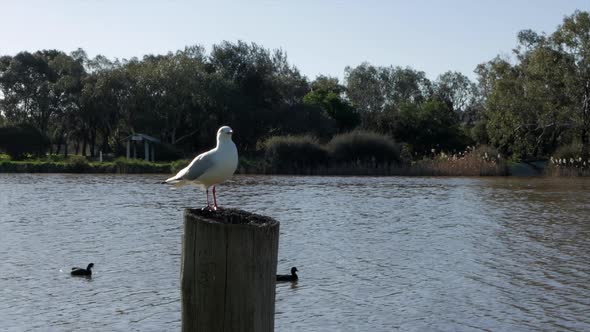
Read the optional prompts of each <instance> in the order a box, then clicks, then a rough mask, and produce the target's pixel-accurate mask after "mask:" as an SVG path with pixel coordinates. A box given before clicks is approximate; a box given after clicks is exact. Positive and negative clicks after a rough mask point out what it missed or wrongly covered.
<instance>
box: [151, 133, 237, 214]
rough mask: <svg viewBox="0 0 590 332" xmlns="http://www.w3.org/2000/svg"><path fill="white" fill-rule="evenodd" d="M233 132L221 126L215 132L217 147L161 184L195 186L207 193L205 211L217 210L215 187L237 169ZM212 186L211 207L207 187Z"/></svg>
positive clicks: (202, 154) (198, 157)
mask: <svg viewBox="0 0 590 332" xmlns="http://www.w3.org/2000/svg"><path fill="white" fill-rule="evenodd" d="M232 134H233V130H232V129H231V128H230V127H228V126H223V127H221V128H219V130H218V131H217V146H215V148H213V149H211V150H209V151H207V152H204V153H201V154H200V155H198V156H197V157H196V158H195V159H193V161H192V162H191V163H190V164H189V165H188V166H187V167H185V168H183V169H181V170H180V171H179V172H178V174H176V175H175V176H173V177H171V178H169V179H166V181H164V182H163V183H170V184H174V185H176V186H182V185H186V184H191V183H192V184H195V185H198V186H200V187H201V188H203V189H205V192H206V193H207V209H211V210H217V209H218V206H217V197H216V195H215V185H216V184H219V183H221V182H223V181H225V180H227V179H229V178H230V177H231V176H232V175H233V174H234V172H235V171H236V169H237V168H238V149H237V148H236V145H235V144H234V142H233V141H232ZM211 186H213V206H211V205H210V203H209V187H211Z"/></svg>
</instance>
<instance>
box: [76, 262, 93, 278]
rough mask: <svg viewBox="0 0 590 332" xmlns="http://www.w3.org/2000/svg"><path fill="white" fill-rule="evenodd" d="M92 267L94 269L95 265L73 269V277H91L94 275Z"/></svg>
mask: <svg viewBox="0 0 590 332" xmlns="http://www.w3.org/2000/svg"><path fill="white" fill-rule="evenodd" d="M92 267H94V263H90V264H88V267H87V268H82V267H73V268H72V272H70V274H71V275H73V276H91V275H92V270H91V269H92Z"/></svg>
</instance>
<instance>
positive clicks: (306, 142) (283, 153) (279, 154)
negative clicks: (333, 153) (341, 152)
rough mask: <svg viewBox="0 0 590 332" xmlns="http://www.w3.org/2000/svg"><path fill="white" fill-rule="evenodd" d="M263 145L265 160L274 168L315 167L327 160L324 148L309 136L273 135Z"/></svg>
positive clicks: (295, 168)
mask: <svg viewBox="0 0 590 332" xmlns="http://www.w3.org/2000/svg"><path fill="white" fill-rule="evenodd" d="M263 147H264V151H265V160H266V162H267V163H268V164H269V165H270V167H271V168H272V169H275V170H285V169H287V170H297V169H303V168H310V167H317V166H319V165H321V164H323V163H325V162H326V160H327V153H326V150H325V149H324V148H323V147H322V146H321V145H320V144H319V143H318V141H317V139H315V138H313V137H311V136H273V137H270V138H269V139H267V140H266V141H265V142H264V143H263Z"/></svg>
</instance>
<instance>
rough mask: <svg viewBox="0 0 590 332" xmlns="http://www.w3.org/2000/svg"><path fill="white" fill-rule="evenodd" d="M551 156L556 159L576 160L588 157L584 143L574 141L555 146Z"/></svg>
mask: <svg viewBox="0 0 590 332" xmlns="http://www.w3.org/2000/svg"><path fill="white" fill-rule="evenodd" d="M552 157H553V159H556V160H561V159H565V160H570V159H573V160H577V159H578V158H582V159H588V151H587V149H584V145H583V144H582V143H579V142H574V143H571V144H568V145H563V146H560V147H559V148H557V150H555V152H554V153H553V156H552Z"/></svg>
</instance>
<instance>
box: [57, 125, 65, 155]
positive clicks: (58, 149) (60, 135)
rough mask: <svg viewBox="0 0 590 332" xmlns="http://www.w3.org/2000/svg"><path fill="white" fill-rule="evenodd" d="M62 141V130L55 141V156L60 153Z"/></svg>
mask: <svg viewBox="0 0 590 332" xmlns="http://www.w3.org/2000/svg"><path fill="white" fill-rule="evenodd" d="M63 140H64V132H63V130H61V131H60V133H59V138H58V139H57V148H56V149H55V154H59V153H60V152H61V145H62V143H63Z"/></svg>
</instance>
